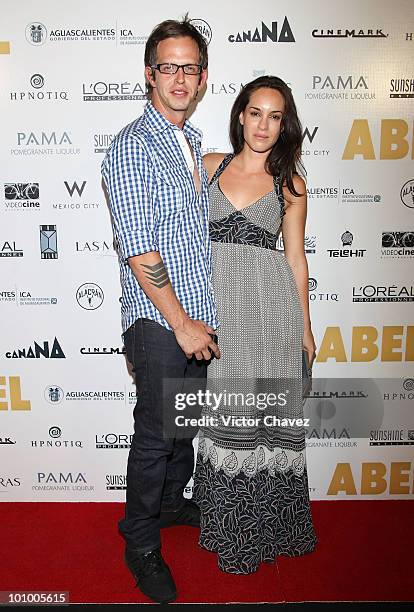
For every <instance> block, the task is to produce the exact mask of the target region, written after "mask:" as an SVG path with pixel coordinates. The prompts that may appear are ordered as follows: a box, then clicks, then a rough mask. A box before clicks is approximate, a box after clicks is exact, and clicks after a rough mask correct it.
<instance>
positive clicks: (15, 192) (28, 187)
mask: <svg viewBox="0 0 414 612" xmlns="http://www.w3.org/2000/svg"><path fill="white" fill-rule="evenodd" d="M4 197H5V199H6V200H38V199H39V183H5V184H4Z"/></svg>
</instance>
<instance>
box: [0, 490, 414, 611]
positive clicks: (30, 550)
mask: <svg viewBox="0 0 414 612" xmlns="http://www.w3.org/2000/svg"><path fill="white" fill-rule="evenodd" d="M413 510H414V502H413V501H395V500H394V501H385V500H384V501H332V502H326V501H324V502H322V501H319V502H313V503H312V513H313V517H314V522H315V528H316V531H317V534H318V538H319V546H318V549H317V550H316V551H315V552H314V553H312V554H310V555H307V556H304V557H301V558H296V559H287V558H282V557H281V558H279V559H278V562H277V565H276V564H275V565H265V566H262V567H261V568H260V570H259V571H258V572H257V573H255V574H253V575H249V576H234V575H227V574H224V573H222V572H221V571H220V570H219V569H218V568H217V565H216V557H215V555H214V554H213V553H209V552H206V551H204V550H202V549H200V548H199V547H198V544H197V534H198V530H196V529H193V528H189V527H174V528H170V529H167V530H163V552H164V556H165V558H166V561H167V562H168V563H169V564H170V566H171V568H172V570H173V574H174V577H175V580H176V583H177V588H178V591H179V599H178V602H208V603H220V602H282V601H288V602H295V601H412V600H413V598H414V563H413V551H414V532H413V528H412V524H413V523H412V517H413ZM122 513H123V505H122V504H115V503H101V504H98V503H2V504H0V521H1V525H2V540H1V544H2V546H1V548H2V552H3V555H2V557H3V561H2V567H1V572H0V591H10V590H19V591H22V590H37V591H39V590H48V591H50V590H53V591H70V601H71V602H72V603H75V602H76V603H81V602H85V603H86V602H88V603H91V602H94V603H112V602H118V603H123V602H125V603H126V602H131V603H132V602H145V601H148V600H147V599H146V598H145V597H144V596H141V595H140V593H139V591H138V590H137V589H136V588H135V587H134V583H133V579H132V576H131V575H130V574H129V572H128V570H127V569H126V568H125V566H124V563H123V549H124V545H123V540H122V538H121V537H120V536H119V535H118V533H117V528H116V523H117V521H118V519H119V518H120V517H121V515H122Z"/></svg>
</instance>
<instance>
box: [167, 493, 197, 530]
mask: <svg viewBox="0 0 414 612" xmlns="http://www.w3.org/2000/svg"><path fill="white" fill-rule="evenodd" d="M174 525H189V526H190V527H200V508H199V507H198V506H197V505H196V504H195V503H194V502H193V501H191V500H189V499H187V500H186V501H185V504H184V506H183V507H182V508H181V510H178V512H161V514H160V527H172V526H174Z"/></svg>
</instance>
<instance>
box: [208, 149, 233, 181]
mask: <svg viewBox="0 0 414 612" xmlns="http://www.w3.org/2000/svg"><path fill="white" fill-rule="evenodd" d="M233 157H234V153H229V154H228V155H226V156H225V157H224V159H223V161H222V162H221V163H220V165H219V167H218V168H217V170H216V171H215V173H214V174H213V176H212V178H211V181H210V185H212V184H213V183H214V182H215V181H217V179H218V178H219V176H220V174H222V173H223V172H224V170H225V168H227V166H228V165H229V163H230V162H231V160H232V159H233Z"/></svg>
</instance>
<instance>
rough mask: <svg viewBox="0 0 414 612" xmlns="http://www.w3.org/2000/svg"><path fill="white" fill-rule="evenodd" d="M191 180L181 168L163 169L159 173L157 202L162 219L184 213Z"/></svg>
mask: <svg viewBox="0 0 414 612" xmlns="http://www.w3.org/2000/svg"><path fill="white" fill-rule="evenodd" d="M189 188H190V185H189V179H188V176H186V175H185V174H184V171H183V170H182V169H181V168H175V167H174V166H171V167H170V168H162V169H160V170H159V171H158V173H157V202H158V210H159V214H160V217H161V218H165V217H168V216H170V215H174V214H178V213H181V212H183V211H184V210H185V209H186V207H187V205H188V201H189V195H190V194H189Z"/></svg>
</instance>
